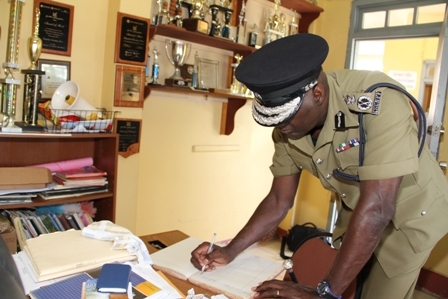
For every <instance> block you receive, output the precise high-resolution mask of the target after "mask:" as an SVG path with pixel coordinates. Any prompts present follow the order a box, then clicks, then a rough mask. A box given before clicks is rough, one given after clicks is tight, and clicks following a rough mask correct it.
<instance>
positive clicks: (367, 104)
mask: <svg viewBox="0 0 448 299" xmlns="http://www.w3.org/2000/svg"><path fill="white" fill-rule="evenodd" d="M372 103H373V101H372V100H371V99H370V97H368V96H360V97H359V98H358V103H357V104H358V108H359V110H361V111H367V110H369V109H370V108H372Z"/></svg>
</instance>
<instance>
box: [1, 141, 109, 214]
mask: <svg viewBox="0 0 448 299" xmlns="http://www.w3.org/2000/svg"><path fill="white" fill-rule="evenodd" d="M85 157H92V158H93V163H94V164H95V166H97V167H98V168H100V169H102V170H104V171H106V172H107V180H108V184H109V192H104V193H97V194H89V195H84V196H74V197H67V198H61V199H52V200H44V199H42V198H40V197H37V198H36V199H34V200H33V202H32V203H25V204H14V205H2V206H1V207H0V209H18V208H31V207H39V206H48V205H59V204H67V203H75V202H83V201H94V206H95V207H96V208H97V212H96V216H95V219H94V220H95V221H99V220H110V221H112V222H115V206H116V204H115V201H116V198H115V194H116V186H117V161H118V134H115V133H104V134H102V133H101V134H73V135H71V136H69V135H65V134H51V135H50V134H34V135H32V134H28V135H27V134H17V135H0V167H21V166H29V165H34V164H42V163H50V162H58V161H64V160H71V159H79V158H85Z"/></svg>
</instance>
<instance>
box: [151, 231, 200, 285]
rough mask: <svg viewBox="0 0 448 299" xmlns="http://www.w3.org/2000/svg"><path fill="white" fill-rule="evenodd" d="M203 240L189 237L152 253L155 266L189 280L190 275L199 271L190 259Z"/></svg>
mask: <svg viewBox="0 0 448 299" xmlns="http://www.w3.org/2000/svg"><path fill="white" fill-rule="evenodd" d="M202 242H203V241H202V240H199V239H196V238H194V237H188V238H187V239H184V240H182V241H180V242H177V243H176V244H173V245H170V246H168V247H167V248H164V249H162V250H159V251H157V252H155V253H153V254H151V258H152V261H153V267H154V268H156V269H158V270H162V271H165V272H166V273H168V274H170V275H173V276H176V277H178V278H180V279H183V280H187V278H188V277H190V276H191V275H193V274H194V273H196V272H198V271H199V270H198V269H196V268H195V267H194V266H193V264H192V263H191V262H190V259H191V252H192V251H193V250H194V249H195V248H196V247H198V246H199V245H200V244H202ZM199 273H200V272H199Z"/></svg>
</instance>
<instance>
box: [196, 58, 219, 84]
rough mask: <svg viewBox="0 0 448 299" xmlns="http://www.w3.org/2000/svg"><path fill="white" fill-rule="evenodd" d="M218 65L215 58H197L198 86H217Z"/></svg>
mask: <svg viewBox="0 0 448 299" xmlns="http://www.w3.org/2000/svg"><path fill="white" fill-rule="evenodd" d="M218 66H219V62H218V61H216V60H210V59H204V58H198V85H199V88H201V89H209V88H218Z"/></svg>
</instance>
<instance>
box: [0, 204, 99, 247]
mask: <svg viewBox="0 0 448 299" xmlns="http://www.w3.org/2000/svg"><path fill="white" fill-rule="evenodd" d="M1 213H2V214H3V215H4V216H5V217H7V218H8V219H9V220H10V222H11V223H12V224H13V225H14V228H15V230H16V233H17V239H18V241H19V246H20V249H23V246H24V245H25V241H26V240H27V239H32V238H35V237H38V236H40V235H43V234H48V233H52V232H63V231H66V230H70V229H75V230H81V229H83V228H84V227H86V226H88V225H89V224H91V223H93V219H92V217H91V215H89V214H88V213H85V212H66V213H52V212H45V213H43V214H38V213H36V211H34V210H31V209H15V210H14V209H11V210H3V211H1Z"/></svg>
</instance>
